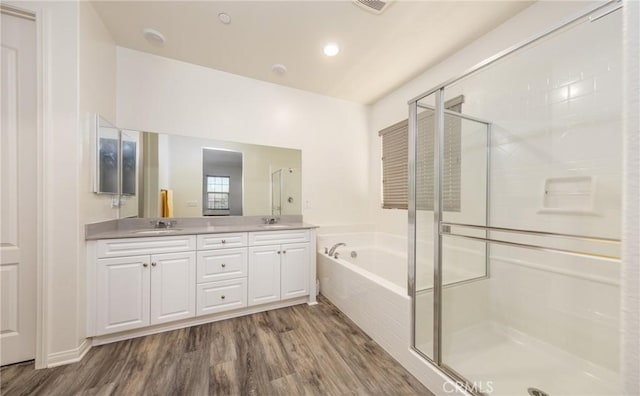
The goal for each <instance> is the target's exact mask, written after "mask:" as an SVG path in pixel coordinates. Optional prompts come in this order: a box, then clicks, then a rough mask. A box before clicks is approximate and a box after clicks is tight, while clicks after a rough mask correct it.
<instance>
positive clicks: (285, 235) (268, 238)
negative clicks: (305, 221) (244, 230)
mask: <svg viewBox="0 0 640 396" xmlns="http://www.w3.org/2000/svg"><path fill="white" fill-rule="evenodd" d="M308 241H309V230H287V231H260V232H251V233H249V243H250V244H251V246H260V245H275V244H279V243H296V242H308Z"/></svg>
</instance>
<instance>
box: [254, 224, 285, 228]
mask: <svg viewBox="0 0 640 396" xmlns="http://www.w3.org/2000/svg"><path fill="white" fill-rule="evenodd" d="M260 227H263V228H289V227H290V226H289V225H288V224H262V225H261V226H260Z"/></svg>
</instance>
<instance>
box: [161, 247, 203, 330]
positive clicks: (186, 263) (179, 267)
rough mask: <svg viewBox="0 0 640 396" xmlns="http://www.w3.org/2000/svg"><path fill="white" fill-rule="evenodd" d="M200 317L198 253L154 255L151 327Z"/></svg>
mask: <svg viewBox="0 0 640 396" xmlns="http://www.w3.org/2000/svg"><path fill="white" fill-rule="evenodd" d="M195 314H196V255H195V252H186V253H167V254H155V255H153V256H151V324H157V323H164V322H171V321H174V320H179V319H184V318H191V317H194V316H195Z"/></svg>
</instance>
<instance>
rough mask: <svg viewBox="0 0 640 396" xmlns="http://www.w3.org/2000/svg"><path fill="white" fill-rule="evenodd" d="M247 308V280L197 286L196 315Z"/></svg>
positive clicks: (241, 279)
mask: <svg viewBox="0 0 640 396" xmlns="http://www.w3.org/2000/svg"><path fill="white" fill-rule="evenodd" d="M246 306H247V278H240V279H233V280H225V281H219V282H209V283H201V284H199V285H198V298H197V307H196V315H208V314H212V313H216V312H223V311H230V310H232V309H237V308H242V307H246Z"/></svg>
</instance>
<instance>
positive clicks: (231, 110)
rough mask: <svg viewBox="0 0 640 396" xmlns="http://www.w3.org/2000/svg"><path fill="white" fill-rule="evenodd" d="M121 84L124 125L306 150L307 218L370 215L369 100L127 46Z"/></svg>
mask: <svg viewBox="0 0 640 396" xmlns="http://www.w3.org/2000/svg"><path fill="white" fill-rule="evenodd" d="M285 78H286V77H285ZM117 84H118V94H117V95H118V96H117V99H118V100H117V101H118V119H117V125H119V126H122V127H126V128H130V129H137V130H142V131H153V132H161V133H171V134H179V135H187V136H195V137H202V138H212V139H220V140H229V141H237V142H242V143H253V144H263V145H269V146H281V147H286V148H296V149H301V150H302V200H303V202H305V203H308V204H306V205H305V204H303V209H302V211H303V215H304V217H305V221H307V222H310V223H315V224H318V225H332V224H351V223H364V222H365V221H366V219H367V216H368V208H367V206H366V205H365V204H363V203H365V202H367V196H368V194H369V183H368V177H367V174H368V173H367V172H368V171H367V168H368V166H369V158H368V136H367V130H368V129H367V107H366V106H364V105H361V104H356V103H352V102H348V101H344V100H339V99H334V98H329V97H325V96H321V95H317V94H313V93H309V92H305V91H300V90H296V89H292V88H287V87H284V86H279V85H275V84H271V83H265V82H262V81H257V80H252V79H249V78H245V77H240V76H236V75H232V74H229V73H224V72H220V71H217V70H213V69H208V68H205V67H201V66H196V65H193V64H188V63H184V62H179V61H176V60H171V59H167V58H162V57H159V56H154V55H149V54H146V53H142V52H138V51H134V50H130V49H126V48H118V81H117Z"/></svg>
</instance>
